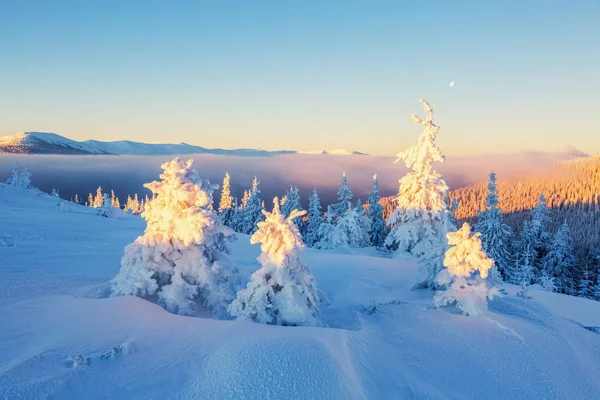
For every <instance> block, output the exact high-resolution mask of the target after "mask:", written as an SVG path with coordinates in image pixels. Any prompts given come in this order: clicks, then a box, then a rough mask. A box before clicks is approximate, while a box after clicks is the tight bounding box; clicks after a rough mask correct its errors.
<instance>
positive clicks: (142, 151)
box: [0, 132, 364, 156]
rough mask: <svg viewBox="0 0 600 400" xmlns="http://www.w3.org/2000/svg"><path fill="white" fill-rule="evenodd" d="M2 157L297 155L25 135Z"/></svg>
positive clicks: (8, 142)
mask: <svg viewBox="0 0 600 400" xmlns="http://www.w3.org/2000/svg"><path fill="white" fill-rule="evenodd" d="M0 153H25V154H113V155H138V156H148V155H154V156H160V155H174V154H221V155H235V156H273V155H280V154H296V153H299V152H297V151H293V150H275V151H269V150H263V149H232V150H226V149H207V148H205V147H200V146H194V145H191V144H187V143H179V144H162V143H141V142H132V141H129V140H121V141H116V142H101V141H98V140H86V141H83V142H77V141H74V140H71V139H67V138H66V137H63V136H60V135H57V134H55V133H44V132H24V133H18V134H16V135H10V136H3V137H0ZM306 154H331V155H353V154H358V155H364V153H360V152H358V151H349V150H345V149H339V150H319V151H316V152H306Z"/></svg>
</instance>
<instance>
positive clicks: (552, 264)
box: [542, 222, 576, 293]
mask: <svg viewBox="0 0 600 400" xmlns="http://www.w3.org/2000/svg"><path fill="white" fill-rule="evenodd" d="M575 264H576V261H575V256H574V255H573V245H572V244H571V233H570V230H569V225H567V223H566V222H565V223H563V224H562V225H561V227H560V229H559V230H558V232H557V233H556V235H554V240H553V241H552V245H551V246H550V251H549V252H548V254H546V256H545V257H544V259H543V274H542V276H544V275H546V276H550V277H553V278H554V283H555V286H556V289H557V291H559V292H562V293H569V292H571V293H572V289H573V287H572V286H573V276H572V269H573V268H574V267H575Z"/></svg>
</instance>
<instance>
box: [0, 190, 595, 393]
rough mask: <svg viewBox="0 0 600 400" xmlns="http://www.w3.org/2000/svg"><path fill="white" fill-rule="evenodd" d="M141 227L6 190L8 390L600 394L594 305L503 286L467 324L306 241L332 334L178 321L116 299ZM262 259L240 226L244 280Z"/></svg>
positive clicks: (372, 260) (4, 375)
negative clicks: (123, 265) (115, 280)
mask: <svg viewBox="0 0 600 400" xmlns="http://www.w3.org/2000/svg"><path fill="white" fill-rule="evenodd" d="M61 204H67V205H68V207H66V208H64V209H63V207H61V206H60V205H61ZM65 210H66V211H65ZM144 228H145V222H144V221H143V220H142V219H141V218H140V217H138V216H132V215H127V214H125V213H121V214H119V215H118V216H117V217H116V218H102V217H100V216H97V215H95V210H94V209H92V208H89V207H83V206H79V205H76V204H72V203H66V202H64V201H63V200H60V199H57V198H53V197H51V196H49V195H41V194H39V192H38V193H36V192H35V191H31V190H24V189H18V188H13V187H8V186H6V185H2V184H0V388H1V390H0V398H1V399H39V398H52V399H66V400H68V399H100V398H118V399H141V398H143V399H217V398H218V399H240V398H244V399H268V398H271V399H272V398H287V399H388V398H401V399H407V398H418V399H480V398H485V399H506V398H523V399H584V398H586V399H592V398H599V397H600V382H599V381H598V376H600V363H598V360H599V359H600V334H598V333H597V332H594V331H593V328H594V327H600V303H599V302H594V301H591V300H586V299H579V298H574V297H570V296H565V295H562V294H557V293H550V292H546V291H541V290H537V289H536V288H535V287H531V288H530V289H529V291H528V295H529V296H531V297H532V299H531V300H526V299H522V298H519V297H516V296H515V294H516V292H517V291H518V290H519V288H518V287H516V286H512V285H507V286H506V292H507V294H506V295H504V296H502V297H495V298H494V299H493V300H492V301H490V302H489V311H488V312H487V313H486V314H484V315H483V316H474V317H466V316H463V315H460V314H459V313H455V312H452V311H451V310H449V309H435V308H434V306H433V302H432V297H433V293H432V292H430V291H428V290H410V288H411V287H412V286H413V284H414V282H415V281H416V279H417V272H418V271H417V270H418V266H417V265H416V264H414V263H413V262H410V261H403V260H401V259H390V258H387V257H386V256H385V254H383V253H380V252H378V251H376V250H375V249H373V248H367V249H355V254H352V255H348V254H342V252H341V251H335V250H333V251H318V250H313V249H306V250H305V251H304V252H303V254H302V259H303V261H304V262H305V263H306V265H309V266H310V269H311V271H312V273H313V275H314V277H315V280H316V282H317V286H318V288H319V290H320V291H321V292H322V293H323V295H324V296H325V297H326V298H327V302H325V303H323V304H322V305H321V310H320V311H321V312H320V314H321V318H322V319H323V321H324V323H325V324H326V327H282V326H271V325H262V324H257V323H252V322H247V321H223V320H216V319H213V318H209V317H208V316H207V317H205V318H201V317H185V316H180V315H175V314H170V313H168V312H167V311H165V310H164V309H162V308H161V307H159V306H158V305H156V304H153V303H151V302H148V301H145V300H143V299H140V298H137V297H133V296H122V297H113V298H111V297H108V289H109V280H110V279H111V278H112V277H113V276H114V275H115V274H116V273H117V272H118V270H119V265H120V258H121V256H122V254H123V248H124V247H125V246H126V245H127V244H129V243H131V242H132V241H133V240H134V239H135V238H136V237H138V236H139V235H141V234H142V233H143V231H144ZM259 254H260V248H259V245H250V243H249V237H248V236H246V235H238V240H237V241H236V242H234V243H233V245H232V257H233V259H234V261H235V262H236V263H237V265H238V267H239V269H240V271H241V274H242V275H243V276H244V278H245V279H246V281H247V280H248V279H249V277H250V275H251V273H252V272H254V271H255V270H257V269H258V268H259V267H260V265H259V264H258V263H257V262H256V257H257V256H258V255H259Z"/></svg>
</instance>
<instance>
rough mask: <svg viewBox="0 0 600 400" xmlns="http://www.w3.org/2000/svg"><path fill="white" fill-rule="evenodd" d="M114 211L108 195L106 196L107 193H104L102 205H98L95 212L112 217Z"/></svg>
mask: <svg viewBox="0 0 600 400" xmlns="http://www.w3.org/2000/svg"><path fill="white" fill-rule="evenodd" d="M114 213H115V211H114V208H113V206H112V202H111V200H110V197H109V196H108V193H104V200H103V201H102V205H101V206H100V207H96V214H98V215H100V216H102V217H106V218H109V217H112V216H113V215H114Z"/></svg>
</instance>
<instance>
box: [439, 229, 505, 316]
mask: <svg viewBox="0 0 600 400" xmlns="http://www.w3.org/2000/svg"><path fill="white" fill-rule="evenodd" d="M480 236H481V234H480V233H479V232H477V233H475V234H474V235H471V227H470V226H469V224H467V223H466V222H465V223H464V224H463V226H462V228H460V229H459V230H458V231H456V232H449V233H448V234H447V238H448V244H449V245H450V246H452V247H450V248H448V251H446V255H445V258H444V266H445V267H446V268H445V269H443V270H442V271H440V272H439V274H438V276H437V277H436V281H437V283H438V285H439V286H440V287H445V288H446V289H445V290H439V291H438V292H437V293H436V294H435V296H434V298H433V302H434V304H435V306H436V307H442V306H445V305H448V304H456V307H457V308H458V309H460V310H461V311H462V312H463V313H464V314H466V315H480V314H482V313H484V312H485V311H486V310H487V300H488V299H491V298H493V296H494V294H497V291H496V290H494V289H489V288H488V287H487V285H486V283H485V282H484V281H483V279H485V278H487V276H488V272H489V271H490V269H491V268H492V266H493V265H494V260H492V259H490V258H489V257H488V256H487V255H486V254H485V251H483V248H482V243H481V240H480V239H479V237H480ZM474 272H477V274H476V275H477V276H478V277H477V278H475V279H473V278H472V277H473V276H474Z"/></svg>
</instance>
